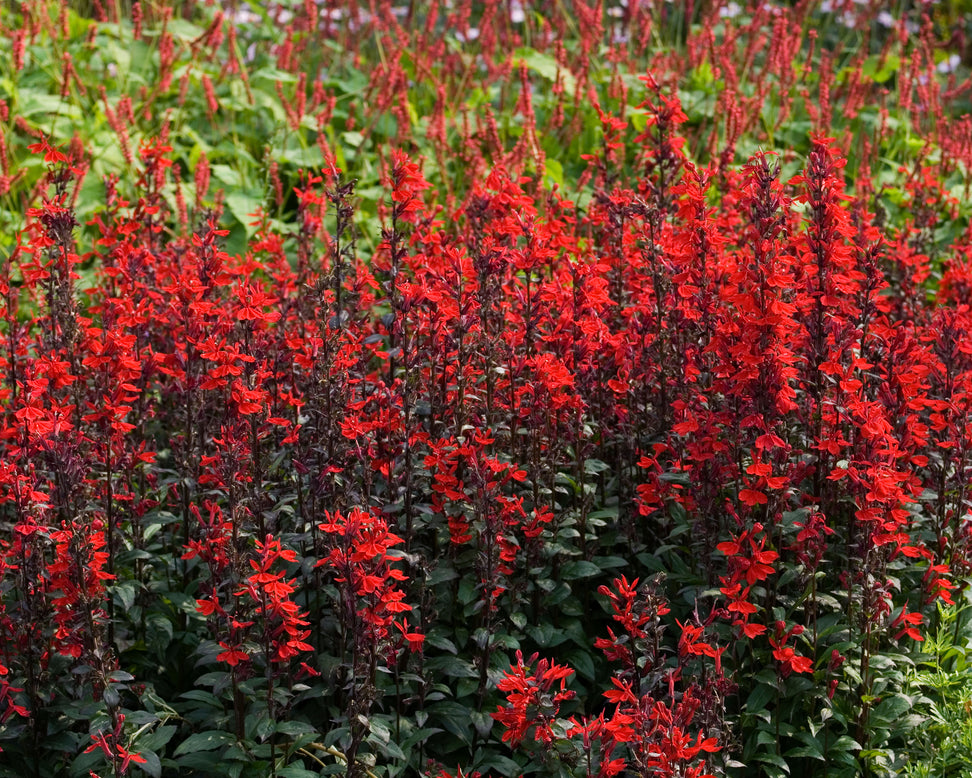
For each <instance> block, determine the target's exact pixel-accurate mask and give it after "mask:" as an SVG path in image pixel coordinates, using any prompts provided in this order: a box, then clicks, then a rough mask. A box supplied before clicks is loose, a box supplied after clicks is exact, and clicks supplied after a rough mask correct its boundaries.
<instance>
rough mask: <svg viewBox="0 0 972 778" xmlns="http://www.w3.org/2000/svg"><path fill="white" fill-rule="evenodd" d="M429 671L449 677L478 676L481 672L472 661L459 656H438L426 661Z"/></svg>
mask: <svg viewBox="0 0 972 778" xmlns="http://www.w3.org/2000/svg"><path fill="white" fill-rule="evenodd" d="M426 668H427V669H428V671H429V673H430V674H431V675H432V676H433V677H435V676H436V675H445V676H448V677H449V678H478V677H479V673H477V672H476V670H475V669H474V668H473V666H472V664H471V663H470V662H467V661H465V660H464V659H460V658H459V657H457V656H437V657H434V658H433V659H430V660H429V661H428V662H426Z"/></svg>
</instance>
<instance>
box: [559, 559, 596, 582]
mask: <svg viewBox="0 0 972 778" xmlns="http://www.w3.org/2000/svg"><path fill="white" fill-rule="evenodd" d="M600 573H601V568H600V567H598V566H597V565H596V564H594V563H593V562H588V561H587V560H586V559H578V560H575V561H573V562H568V563H567V564H565V565H564V566H563V567H562V568H561V569H560V576H561V578H563V579H564V580H565V581H575V580H577V579H578V578H592V577H593V576H595V575H600Z"/></svg>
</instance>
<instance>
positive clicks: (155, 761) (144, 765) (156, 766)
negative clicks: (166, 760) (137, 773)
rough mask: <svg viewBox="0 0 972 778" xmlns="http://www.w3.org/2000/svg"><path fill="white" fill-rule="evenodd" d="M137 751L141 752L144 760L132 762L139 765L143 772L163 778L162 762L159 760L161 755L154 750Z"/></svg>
mask: <svg viewBox="0 0 972 778" xmlns="http://www.w3.org/2000/svg"><path fill="white" fill-rule="evenodd" d="M135 753H137V754H139V755H140V756H141V757H142V759H144V760H145V761H144V762H133V763H132V764H135V765H138V767H139V769H140V770H142V772H144V773H147V774H148V775H151V776H152V778H162V763H161V762H160V761H159V755H158V754H156V753H155V752H154V751H146V750H145V749H141V750H139V749H136V751H135Z"/></svg>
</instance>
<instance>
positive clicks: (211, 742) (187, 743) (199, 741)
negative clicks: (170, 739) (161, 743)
mask: <svg viewBox="0 0 972 778" xmlns="http://www.w3.org/2000/svg"><path fill="white" fill-rule="evenodd" d="M235 740H236V738H235V737H234V736H233V735H231V734H230V733H229V732H222V731H220V730H217V729H211V730H208V731H206V732H197V733H196V734H195V735H190V736H189V737H187V738H186V739H185V740H183V741H182V743H180V744H179V747H178V748H177V749H176V751H175V756H182V755H183V754H191V753H195V752H197V751H212V750H214V749H216V748H219V747H220V746H225V745H226V744H227V743H232V742H234V741H235Z"/></svg>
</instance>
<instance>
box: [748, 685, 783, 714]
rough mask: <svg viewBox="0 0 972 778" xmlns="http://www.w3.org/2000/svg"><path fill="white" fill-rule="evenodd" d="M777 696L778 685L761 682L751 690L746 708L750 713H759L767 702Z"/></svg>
mask: <svg viewBox="0 0 972 778" xmlns="http://www.w3.org/2000/svg"><path fill="white" fill-rule="evenodd" d="M775 696H776V687H775V686H768V685H767V684H764V683H761V684H759V685H758V686H757V687H756V688H755V689H753V690H752V692H750V694H749V697H748V698H747V700H746V710H747V711H748V712H749V713H758V712H759V711H761V710H764V709H765V708H766V703H768V702H769V701H770V700H772V699H773V698H774V697H775Z"/></svg>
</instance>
